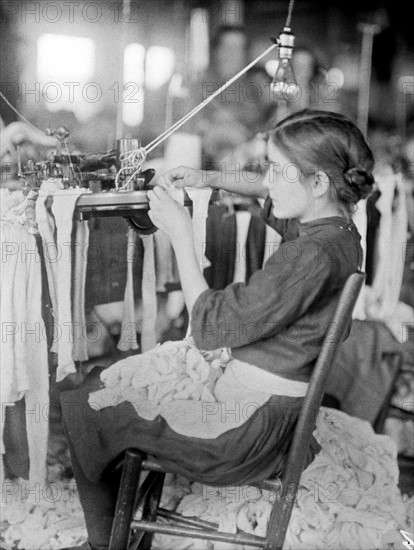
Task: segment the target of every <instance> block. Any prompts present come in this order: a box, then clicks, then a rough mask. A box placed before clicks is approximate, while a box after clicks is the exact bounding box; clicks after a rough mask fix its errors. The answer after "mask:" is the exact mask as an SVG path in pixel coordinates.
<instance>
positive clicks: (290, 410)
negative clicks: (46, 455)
mask: <svg viewBox="0 0 414 550" xmlns="http://www.w3.org/2000/svg"><path fill="white" fill-rule="evenodd" d="M100 372H101V369H98V368H95V369H94V370H93V371H92V372H91V373H90V374H89V375H88V377H87V378H86V379H85V381H84V383H83V384H82V386H81V387H80V388H78V389H76V390H73V391H67V392H63V393H62V395H61V403H62V412H63V418H64V422H65V425H66V429H67V431H68V436H69V438H70V440H71V443H72V446H73V449H74V452H75V453H76V457H77V460H78V462H79V464H80V466H81V468H82V470H83V472H84V474H85V476H86V477H87V478H88V479H90V480H91V481H95V482H97V481H98V480H99V479H100V478H101V475H102V473H103V472H104V471H105V470H106V469H107V468H108V466H110V464H111V463H113V461H114V460H116V459H117V458H118V457H119V456H120V455H121V454H122V453H123V451H125V450H126V449H127V448H130V447H135V448H138V449H140V450H141V451H143V452H145V453H147V454H150V455H152V456H155V457H156V458H157V460H158V461H159V462H160V463H161V464H162V465H163V466H164V467H166V468H167V469H168V470H169V471H171V472H174V473H177V474H180V475H183V476H185V477H187V478H189V479H197V480H198V481H200V482H203V483H206V484H212V485H215V484H217V485H219V484H222V485H231V484H245V483H249V482H255V481H260V480H262V479H265V478H267V477H269V476H270V475H280V474H281V472H282V470H283V467H284V463H285V458H286V454H287V451H288V448H289V445H290V441H291V436H292V432H293V427H294V425H295V422H296V419H297V416H298V414H299V410H300V405H301V401H302V400H301V399H300V398H292V397H284V396H272V397H271V398H270V399H269V401H268V402H267V403H265V404H264V405H263V406H262V407H260V408H258V409H257V410H256V412H255V413H254V414H253V415H252V416H250V418H249V419H248V420H247V421H246V422H244V423H243V424H241V426H240V427H238V428H234V429H231V430H229V431H227V432H225V433H224V434H222V435H220V436H219V437H217V438H215V439H201V438H196V437H187V436H183V435H180V434H178V433H176V432H175V431H173V430H172V429H171V428H170V427H169V426H168V424H167V422H166V421H165V420H164V419H163V418H162V417H160V416H158V417H156V418H155V419H154V420H145V419H143V418H141V417H139V416H138V414H137V413H136V410H135V408H134V407H133V405H132V404H131V403H129V402H124V403H121V404H119V405H117V406H115V407H107V408H105V409H101V410H99V411H95V410H93V409H91V408H90V407H89V405H88V397H89V393H90V392H92V391H95V390H97V389H98V388H99V387H100V385H101V382H100V378H99V374H100ZM221 405H222V406H221V407H220V410H217V409H216V410H215V411H214V413H215V414H219V415H220V420H221V421H223V422H225V419H226V416H231V415H233V416H234V415H239V416H242V415H243V414H247V411H246V410H244V408H242V407H239V408H238V407H237V403H236V407H235V408H234V404H232V408H231V409H227V408H226V407H225V405H224V404H221ZM251 405H252V406H254V403H253V404H251ZM208 410H210V412H211V413H212V412H213V411H212V409H211V408H210V409H208V408H206V411H208ZM318 450H319V447H318V444H317V443H316V441H315V440H313V442H312V445H311V448H310V450H309V451H308V454H307V457H306V463H307V464H309V463H310V462H311V461H312V460H313V458H314V456H315V454H316V453H317V452H318Z"/></svg>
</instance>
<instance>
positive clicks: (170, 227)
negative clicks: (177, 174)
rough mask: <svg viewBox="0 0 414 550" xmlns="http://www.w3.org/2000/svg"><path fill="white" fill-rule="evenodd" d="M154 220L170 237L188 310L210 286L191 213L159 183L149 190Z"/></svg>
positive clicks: (150, 213) (151, 215)
mask: <svg viewBox="0 0 414 550" xmlns="http://www.w3.org/2000/svg"><path fill="white" fill-rule="evenodd" d="M148 199H149V202H150V211H149V212H148V215H149V217H150V219H151V221H152V222H153V223H154V225H156V226H157V227H158V228H159V229H161V231H163V232H164V233H166V234H167V235H168V236H169V237H170V239H171V243H172V246H173V248H174V252H175V255H176V259H177V265H178V272H179V276H180V282H181V288H182V291H183V294H184V299H185V303H186V306H187V309H188V312H189V313H191V310H192V309H193V306H194V303H195V302H196V300H197V298H198V297H199V296H200V294H201V293H202V292H204V291H205V290H207V289H208V285H207V283H206V281H205V279H204V277H203V274H202V272H201V269H200V267H199V264H198V261H197V258H196V253H195V250H194V241H193V227H192V223H191V218H190V216H189V214H188V213H187V212H186V211H185V210H184V208H183V207H182V206H181V205H180V204H178V203H177V202H176V201H175V200H174V199H172V198H171V197H170V196H169V195H168V193H167V192H166V191H164V189H162V188H161V187H159V186H156V187H155V188H154V190H153V191H149V192H148Z"/></svg>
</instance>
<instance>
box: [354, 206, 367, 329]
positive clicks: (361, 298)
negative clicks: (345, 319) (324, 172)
mask: <svg viewBox="0 0 414 550" xmlns="http://www.w3.org/2000/svg"><path fill="white" fill-rule="evenodd" d="M352 220H353V222H354V223H355V226H356V228H357V229H358V233H359V234H360V235H361V248H362V255H363V258H362V265H361V266H360V269H361V271H365V262H366V257H367V228H368V216H367V201H366V199H363V200H360V201H359V202H358V204H357V208H356V210H355V212H354V214H353V216H352ZM365 296H366V291H365V282H364V284H363V285H362V288H361V291H360V293H359V295H358V299H357V301H356V304H355V307H354V309H353V312H352V318H353V319H359V320H360V321H364V320H365V319H366V313H365Z"/></svg>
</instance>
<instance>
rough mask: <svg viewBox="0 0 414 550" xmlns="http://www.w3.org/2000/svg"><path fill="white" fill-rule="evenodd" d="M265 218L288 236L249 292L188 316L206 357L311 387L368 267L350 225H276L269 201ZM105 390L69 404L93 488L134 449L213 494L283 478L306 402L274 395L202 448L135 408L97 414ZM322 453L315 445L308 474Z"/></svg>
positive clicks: (226, 296)
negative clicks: (347, 288) (348, 298)
mask: <svg viewBox="0 0 414 550" xmlns="http://www.w3.org/2000/svg"><path fill="white" fill-rule="evenodd" d="M264 212H265V218H266V220H267V221H269V222H270V223H273V225H274V227H275V228H277V230H278V231H279V232H281V233H282V236H283V242H282V244H281V246H280V247H279V249H278V250H277V251H276V252H275V253H274V254H273V255H272V256H271V258H270V259H269V260H268V262H267V263H266V265H265V267H264V269H263V270H259V271H257V272H256V273H254V274H253V276H252V277H251V278H250V281H249V283H248V284H247V285H245V284H242V283H236V284H232V285H229V286H228V287H226V288H225V289H224V290H221V291H212V290H206V291H205V292H203V293H202V294H201V295H200V296H199V298H198V299H197V301H196V303H195V305H194V307H193V310H192V315H191V331H192V336H193V338H194V340H195V342H196V344H197V346H198V347H199V348H200V349H216V348H220V347H229V348H231V352H232V356H233V357H234V358H235V359H237V360H239V361H242V362H243V363H248V364H250V365H254V366H255V367H258V368H260V369H263V370H264V371H267V373H273V374H274V375H278V376H280V377H282V378H285V379H287V380H291V381H297V382H306V381H308V380H309V376H310V373H311V371H312V368H313V365H314V363H315V360H316V357H317V355H318V353H319V350H320V346H321V343H322V340H323V338H324V335H325V334H326V333H327V331H328V330H332V327H331V328H330V327H329V322H330V319H331V317H332V314H333V311H334V308H335V306H336V303H337V300H338V297H339V294H340V291H341V289H342V287H343V285H344V283H345V281H346V279H347V278H348V276H349V275H350V274H351V273H353V272H355V271H356V270H357V269H358V267H359V266H360V264H361V258H362V251H361V247H360V244H359V242H360V237H359V234H358V232H357V230H356V228H355V225H354V224H353V223H352V221H348V220H346V219H344V218H340V217H330V218H323V219H318V220H314V221H312V222H309V223H304V224H299V223H297V222H289V221H288V222H283V223H282V222H277V221H276V220H274V219H272V216H271V214H270V213H269V212H270V203H269V201H267V202H266V204H265V209H264ZM98 386H99V378H98V377H97V376H96V373H95V374H94V373H92V374H91V375H90V376H89V377H88V378H87V379H86V380H85V382H84V384H83V385H82V387H81V388H80V389H77V390H74V391H68V392H65V393H63V394H62V410H63V416H64V422H65V424H66V427H67V431H68V435H69V439H70V442H71V446H72V453H73V458H74V461H75V462H76V470H75V474H76V471H77V472H78V477H79V476H80V475H81V476H82V479H84V480H88V483H90V482H92V483H96V484H99V482H100V480H102V478H103V477H104V476H105V472H106V471H107V469H108V466H109V465H110V464H111V463H113V461H114V460H115V459H116V458H117V457H118V456H119V455H120V454H121V453H122V452H123V451H124V450H125V449H126V448H128V447H134V446H135V447H137V448H139V449H141V450H142V451H144V452H146V453H149V454H151V455H153V456H155V457H156V458H157V459H158V460H159V461H160V462H161V463H162V464H163V465H164V466H166V467H168V468H169V469H170V470H171V471H173V472H176V473H179V474H181V475H184V476H186V477H188V478H190V479H197V480H199V481H202V482H204V483H207V484H223V485H228V484H235V483H241V484H244V483H248V482H255V481H259V480H262V479H265V478H267V477H269V476H270V475H272V474H274V475H280V474H281V472H282V470H283V466H284V462H285V457H286V454H287V450H288V448H289V445H290V442H291V436H292V431H293V427H294V425H295V423H296V420H297V417H298V413H299V410H300V406H301V402H302V398H301V397H288V396H286V395H271V396H270V397H269V399H268V401H267V403H265V405H264V406H262V407H260V409H258V410H256V412H255V413H254V414H253V415H252V416H251V417H250V418H249V419H248V420H247V421H246V422H244V423H243V424H242V425H241V426H240V427H237V428H234V429H230V430H228V431H226V432H225V433H223V434H222V435H220V436H219V437H216V438H214V439H205V438H197V437H188V436H184V435H180V434H178V433H176V432H175V431H174V430H172V429H171V428H170V426H169V425H168V424H167V422H166V421H165V419H164V418H162V417H161V416H158V417H157V418H155V419H154V420H145V419H143V418H141V417H140V416H138V414H137V412H136V410H135V409H134V407H133V406H132V404H131V403H129V402H124V403H121V404H120V405H117V406H116V407H108V408H106V409H103V410H100V411H94V410H92V409H91V408H90V407H89V405H88V396H89V393H90V392H91V391H94V390H96V389H97V388H98ZM317 451H318V444H317V442H316V440H313V442H312V445H311V447H310V450H309V452H308V456H307V459H306V460H307V463H308V464H309V463H310V462H311V461H312V460H313V457H314V456H315V453H316V452H317ZM78 484H79V482H78ZM80 490H81V489H80ZM81 496H82V495H81Z"/></svg>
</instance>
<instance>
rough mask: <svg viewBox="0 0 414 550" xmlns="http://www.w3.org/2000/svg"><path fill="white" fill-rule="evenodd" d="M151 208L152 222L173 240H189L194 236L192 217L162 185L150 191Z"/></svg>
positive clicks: (173, 241)
mask: <svg viewBox="0 0 414 550" xmlns="http://www.w3.org/2000/svg"><path fill="white" fill-rule="evenodd" d="M147 197H148V200H149V205H150V210H149V212H148V216H149V218H150V220H151V221H152V223H153V224H154V225H155V226H157V227H158V229H161V231H163V232H164V233H166V234H167V235H168V236H169V237H170V239H171V242H172V243H173V244H174V243H180V242H184V241H185V242H187V240H188V239H190V240H191V242H192V238H193V228H192V223H191V217H190V215H189V214H188V213H187V212H186V210H185V209H184V207H183V206H181V204H179V203H178V202H177V201H175V200H174V199H172V198H171V197H170V195H169V194H168V193H167V191H165V190H164V189H163V188H162V187H160V186H155V187H154V189H153V190H151V191H148V193H147Z"/></svg>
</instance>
